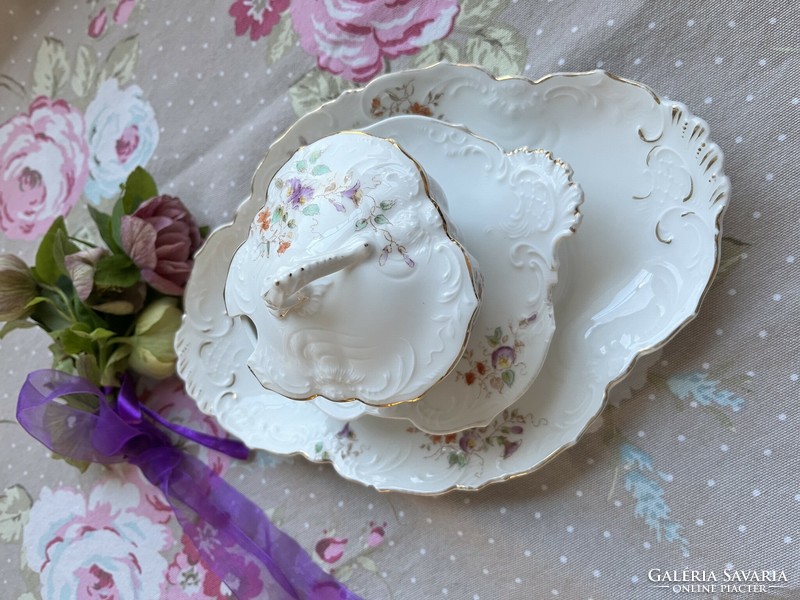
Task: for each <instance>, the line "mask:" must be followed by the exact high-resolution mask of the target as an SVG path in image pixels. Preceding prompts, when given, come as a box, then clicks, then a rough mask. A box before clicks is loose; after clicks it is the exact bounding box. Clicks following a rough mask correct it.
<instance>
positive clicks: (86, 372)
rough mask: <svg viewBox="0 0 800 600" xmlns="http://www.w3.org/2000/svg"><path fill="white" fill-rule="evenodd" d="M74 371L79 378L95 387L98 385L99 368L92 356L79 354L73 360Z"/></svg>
mask: <svg viewBox="0 0 800 600" xmlns="http://www.w3.org/2000/svg"><path fill="white" fill-rule="evenodd" d="M75 370H76V371H77V372H78V376H79V377H83V378H84V379H87V380H89V381H91V382H92V383H94V384H95V385H96V384H98V383H100V367H98V366H97V359H96V358H95V357H94V355H93V354H85V353H84V354H79V355H78V356H77V357H76V358H75ZM101 385H102V384H101Z"/></svg>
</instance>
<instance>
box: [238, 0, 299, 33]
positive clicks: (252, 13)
mask: <svg viewBox="0 0 800 600" xmlns="http://www.w3.org/2000/svg"><path fill="white" fill-rule="evenodd" d="M287 8H289V0H236V2H234V3H233V4H231V7H230V9H229V10H228V14H229V15H230V16H232V17H233V18H234V19H235V28H236V35H246V34H247V32H248V31H249V32H250V39H251V40H253V41H255V40H257V39H258V38H261V37H264V36H267V35H269V33H270V31H272V28H273V27H275V25H277V24H278V21H280V20H281V13H282V12H283V11H285V10H286V9H287Z"/></svg>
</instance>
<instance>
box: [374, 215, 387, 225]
mask: <svg viewBox="0 0 800 600" xmlns="http://www.w3.org/2000/svg"><path fill="white" fill-rule="evenodd" d="M375 222H376V223H377V224H378V225H388V224H389V219H387V218H386V216H385V215H382V214H381V215H377V216H376V217H375Z"/></svg>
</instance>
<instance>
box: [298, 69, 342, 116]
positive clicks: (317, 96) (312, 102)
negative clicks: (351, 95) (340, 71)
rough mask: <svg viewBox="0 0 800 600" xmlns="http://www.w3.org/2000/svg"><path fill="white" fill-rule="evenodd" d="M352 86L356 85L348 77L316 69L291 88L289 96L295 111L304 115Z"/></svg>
mask: <svg viewBox="0 0 800 600" xmlns="http://www.w3.org/2000/svg"><path fill="white" fill-rule="evenodd" d="M352 87H354V85H353V84H352V83H351V82H349V81H347V80H346V79H342V78H341V77H336V76H335V75H331V74H330V73H327V72H325V71H321V70H319V69H314V70H313V71H309V72H308V73H307V74H306V75H304V76H303V78H302V79H300V81H298V82H297V83H296V84H294V85H293V86H292V87H290V88H289V98H290V99H291V101H292V108H293V109H294V112H295V113H296V114H297V115H298V116H302V115H304V114H305V113H307V112H311V111H312V110H314V109H315V108H317V107H318V106H320V105H321V104H324V103H325V102H328V101H329V100H333V99H334V98H337V97H338V96H339V94H341V93H342V92H343V91H345V90H347V89H350V88H352Z"/></svg>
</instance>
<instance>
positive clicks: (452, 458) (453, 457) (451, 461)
mask: <svg viewBox="0 0 800 600" xmlns="http://www.w3.org/2000/svg"><path fill="white" fill-rule="evenodd" d="M447 464H448V465H450V466H451V467H452V466H453V465H457V464H458V454H457V453H455V452H451V453H450V455H449V456H448V457H447Z"/></svg>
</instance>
